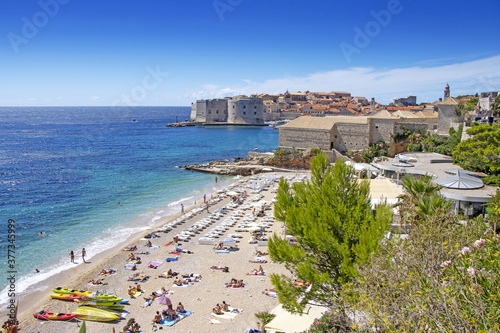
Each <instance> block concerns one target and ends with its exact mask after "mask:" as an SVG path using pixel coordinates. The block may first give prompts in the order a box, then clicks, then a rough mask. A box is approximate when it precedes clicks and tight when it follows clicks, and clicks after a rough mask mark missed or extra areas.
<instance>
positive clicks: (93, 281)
mask: <svg viewBox="0 0 500 333" xmlns="http://www.w3.org/2000/svg"><path fill="white" fill-rule="evenodd" d="M88 283H92V284H103V283H102V280H94V279H92V280H90V281H89V282H88Z"/></svg>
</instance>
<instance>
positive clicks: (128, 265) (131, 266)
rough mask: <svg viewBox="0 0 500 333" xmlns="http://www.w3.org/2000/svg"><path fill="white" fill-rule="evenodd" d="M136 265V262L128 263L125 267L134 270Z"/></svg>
mask: <svg viewBox="0 0 500 333" xmlns="http://www.w3.org/2000/svg"><path fill="white" fill-rule="evenodd" d="M134 267H136V265H135V264H126V265H125V267H124V268H125V269H128V270H130V271H132V270H133V268H134ZM136 268H137V267H136Z"/></svg>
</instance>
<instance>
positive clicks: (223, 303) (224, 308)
mask: <svg viewBox="0 0 500 333" xmlns="http://www.w3.org/2000/svg"><path fill="white" fill-rule="evenodd" d="M221 307H222V311H224V312H229V305H227V304H226V301H222V306H221Z"/></svg>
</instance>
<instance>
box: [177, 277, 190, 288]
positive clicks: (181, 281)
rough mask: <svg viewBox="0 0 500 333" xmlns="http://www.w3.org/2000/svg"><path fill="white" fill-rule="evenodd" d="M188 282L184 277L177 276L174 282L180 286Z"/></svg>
mask: <svg viewBox="0 0 500 333" xmlns="http://www.w3.org/2000/svg"><path fill="white" fill-rule="evenodd" d="M186 283H187V282H186V281H185V280H183V279H179V278H176V279H175V280H174V284H175V285H176V286H179V287H180V286H182V285H183V284H186Z"/></svg>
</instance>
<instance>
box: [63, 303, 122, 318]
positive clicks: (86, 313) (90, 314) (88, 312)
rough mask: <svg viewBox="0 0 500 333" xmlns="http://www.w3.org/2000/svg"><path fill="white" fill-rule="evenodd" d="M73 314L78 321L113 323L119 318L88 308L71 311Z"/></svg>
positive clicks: (101, 310)
mask: <svg viewBox="0 0 500 333" xmlns="http://www.w3.org/2000/svg"><path fill="white" fill-rule="evenodd" d="M73 314H76V317H77V318H78V319H81V320H90V321H113V320H118V319H119V318H120V316H118V315H116V314H114V313H111V312H109V311H106V310H104V309H98V308H93V307H90V306H81V307H79V308H78V309H76V310H75V311H73Z"/></svg>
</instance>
